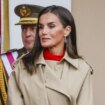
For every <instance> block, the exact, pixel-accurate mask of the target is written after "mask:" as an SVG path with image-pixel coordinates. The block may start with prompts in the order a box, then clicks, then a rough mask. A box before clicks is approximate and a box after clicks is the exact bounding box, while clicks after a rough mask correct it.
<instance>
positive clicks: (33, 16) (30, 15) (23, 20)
mask: <svg viewBox="0 0 105 105" xmlns="http://www.w3.org/2000/svg"><path fill="white" fill-rule="evenodd" d="M43 8H44V7H42V6H39V5H31V4H21V5H18V6H16V7H15V9H14V11H15V13H16V15H17V16H19V17H20V20H19V22H18V23H16V25H22V24H36V23H37V17H38V14H39V12H40V11H41V10H42V9H43Z"/></svg>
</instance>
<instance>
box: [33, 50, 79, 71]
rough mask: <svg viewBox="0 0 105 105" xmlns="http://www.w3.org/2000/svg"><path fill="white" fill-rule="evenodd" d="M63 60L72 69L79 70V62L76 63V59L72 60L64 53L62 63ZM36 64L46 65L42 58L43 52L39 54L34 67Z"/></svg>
mask: <svg viewBox="0 0 105 105" xmlns="http://www.w3.org/2000/svg"><path fill="white" fill-rule="evenodd" d="M63 60H66V61H67V62H68V63H70V64H71V65H72V66H73V67H75V68H76V69H78V68H79V63H78V62H79V61H78V59H73V58H71V57H70V56H69V55H68V54H67V52H65V55H64V57H63V59H62V61H63ZM37 64H42V65H46V62H45V60H44V57H43V51H42V52H41V54H40V56H39V58H38V59H37V61H36V63H35V65H37Z"/></svg>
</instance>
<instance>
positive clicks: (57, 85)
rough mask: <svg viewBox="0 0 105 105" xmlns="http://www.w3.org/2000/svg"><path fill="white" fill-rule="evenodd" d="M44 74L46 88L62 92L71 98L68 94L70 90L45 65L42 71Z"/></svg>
mask: <svg viewBox="0 0 105 105" xmlns="http://www.w3.org/2000/svg"><path fill="white" fill-rule="evenodd" d="M44 75H45V81H46V87H47V88H50V89H53V90H55V91H58V92H60V93H62V94H64V95H65V96H67V97H68V98H69V99H70V100H71V95H70V94H69V93H70V91H69V90H68V88H67V87H66V86H65V84H64V83H63V82H64V81H62V80H60V79H58V78H57V77H56V76H55V74H54V72H52V71H51V70H50V68H48V67H46V70H45V71H44Z"/></svg>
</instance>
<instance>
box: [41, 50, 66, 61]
mask: <svg viewBox="0 0 105 105" xmlns="http://www.w3.org/2000/svg"><path fill="white" fill-rule="evenodd" d="M64 54H65V52H63V54H61V55H54V54H52V53H51V52H49V51H48V50H47V49H45V50H44V52H43V55H44V59H45V60H55V61H60V60H61V59H62V58H63V56H64Z"/></svg>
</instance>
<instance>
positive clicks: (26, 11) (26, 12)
mask: <svg viewBox="0 0 105 105" xmlns="http://www.w3.org/2000/svg"><path fill="white" fill-rule="evenodd" d="M30 14H31V9H30V8H28V7H26V6H23V7H22V8H21V9H20V15H21V16H22V17H27V16H30Z"/></svg>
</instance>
